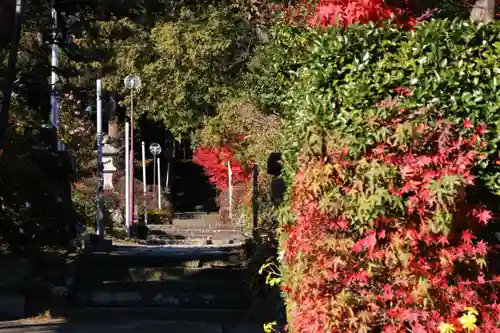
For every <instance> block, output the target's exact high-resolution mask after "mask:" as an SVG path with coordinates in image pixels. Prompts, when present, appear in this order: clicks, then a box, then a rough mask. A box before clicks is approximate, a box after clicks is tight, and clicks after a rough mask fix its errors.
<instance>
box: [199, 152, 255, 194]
mask: <svg viewBox="0 0 500 333" xmlns="http://www.w3.org/2000/svg"><path fill="white" fill-rule="evenodd" d="M193 161H194V162H195V163H197V164H199V165H201V166H202V167H203V168H204V170H205V173H206V174H207V176H208V177H209V181H210V182H211V183H212V184H213V185H214V186H215V187H216V188H217V189H218V190H219V191H223V190H226V189H227V188H228V186H229V176H228V162H230V164H231V170H232V178H233V184H238V183H241V182H246V181H247V180H248V179H249V173H248V172H247V170H245V168H244V167H242V165H241V163H240V161H238V160H237V158H236V157H235V154H234V152H233V150H232V149H230V148H229V147H227V146H223V147H216V148H211V147H199V148H197V149H196V150H195V151H194V153H193Z"/></svg>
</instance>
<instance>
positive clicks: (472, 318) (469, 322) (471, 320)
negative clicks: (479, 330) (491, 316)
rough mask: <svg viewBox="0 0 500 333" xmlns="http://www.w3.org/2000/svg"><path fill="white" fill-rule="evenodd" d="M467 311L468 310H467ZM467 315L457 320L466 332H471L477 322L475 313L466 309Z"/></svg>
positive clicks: (470, 309) (473, 310)
mask: <svg viewBox="0 0 500 333" xmlns="http://www.w3.org/2000/svg"><path fill="white" fill-rule="evenodd" d="M467 309H469V310H467ZM466 310H467V313H466V314H464V315H463V316H462V317H460V318H459V319H458V321H459V322H460V324H462V327H463V328H464V329H466V330H467V331H468V332H472V331H474V330H475V329H476V322H477V318H476V315H477V311H476V310H475V309H472V308H466Z"/></svg>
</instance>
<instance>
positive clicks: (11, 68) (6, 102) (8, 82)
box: [0, 0, 24, 156]
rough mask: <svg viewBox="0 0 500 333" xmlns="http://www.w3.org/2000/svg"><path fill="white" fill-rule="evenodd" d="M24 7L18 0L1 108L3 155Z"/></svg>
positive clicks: (1, 149) (22, 0)
mask: <svg viewBox="0 0 500 333" xmlns="http://www.w3.org/2000/svg"><path fill="white" fill-rule="evenodd" d="M23 7H24V0H16V12H15V14H14V26H13V27H12V36H11V41H10V51H9V59H8V63H7V70H6V74H5V84H4V88H3V102H2V106H1V108H0V156H1V155H2V152H3V148H4V145H5V135H6V133H7V127H8V125H9V108H10V102H11V100H12V90H13V88H14V81H15V80H16V65H17V52H18V50H19V40H20V38H21V28H22V14H23Z"/></svg>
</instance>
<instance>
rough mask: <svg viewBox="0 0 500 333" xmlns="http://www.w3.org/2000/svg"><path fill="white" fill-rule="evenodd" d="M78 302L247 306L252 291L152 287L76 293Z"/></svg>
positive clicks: (179, 306) (233, 307)
mask: <svg viewBox="0 0 500 333" xmlns="http://www.w3.org/2000/svg"><path fill="white" fill-rule="evenodd" d="M76 301H77V304H79V305H83V306H94V307H115V306H120V307H136V306H141V307H142V306H144V307H162V308H187V309H247V308H248V307H249V306H250V301H251V298H250V296H249V293H243V292H237V293H227V292H221V291H213V292H210V291H205V292H198V293H196V292H180V291H160V290H153V289H149V290H148V289H143V290H127V291H115V292H109V291H92V292H79V293H77V299H76Z"/></svg>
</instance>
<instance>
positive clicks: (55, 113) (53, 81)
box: [50, 8, 62, 151]
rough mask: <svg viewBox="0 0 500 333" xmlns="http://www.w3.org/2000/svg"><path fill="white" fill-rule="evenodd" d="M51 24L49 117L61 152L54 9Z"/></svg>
mask: <svg viewBox="0 0 500 333" xmlns="http://www.w3.org/2000/svg"><path fill="white" fill-rule="evenodd" d="M52 22H53V31H52V38H53V42H52V46H51V48H52V52H51V59H50V66H51V75H50V109H51V115H50V118H51V119H50V120H51V123H52V127H53V128H54V130H55V131H56V138H57V143H56V144H57V150H58V151H59V150H62V146H61V142H59V136H58V134H57V132H58V129H59V103H58V101H57V83H58V82H57V73H56V68H57V67H58V66H59V46H58V45H57V40H56V38H57V28H58V22H57V11H56V9H55V8H52Z"/></svg>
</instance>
